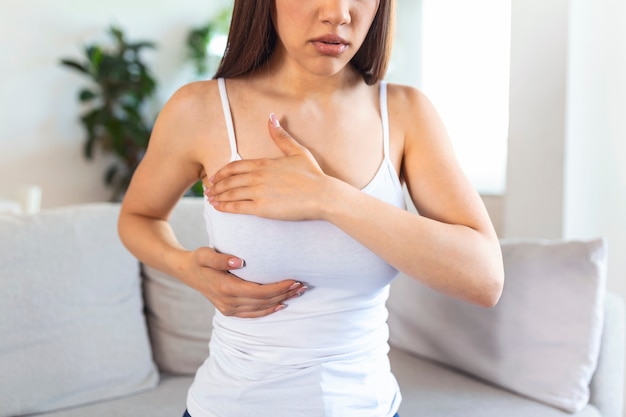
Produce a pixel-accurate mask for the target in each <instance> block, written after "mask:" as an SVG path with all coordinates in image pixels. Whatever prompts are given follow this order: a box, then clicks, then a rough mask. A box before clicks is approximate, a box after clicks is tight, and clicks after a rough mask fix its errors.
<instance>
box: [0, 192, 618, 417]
mask: <svg viewBox="0 0 626 417" xmlns="http://www.w3.org/2000/svg"><path fill="white" fill-rule="evenodd" d="M118 213H119V204H116V203H93V204H82V205H76V206H68V207H61V208H55V209H48V210H44V211H42V212H40V213H38V214H35V215H4V216H0V280H1V282H2V291H1V292H0V417H12V416H25V415H29V416H30V415H41V416H47V417H79V416H80V417H105V416H106V417H131V416H132V417H144V416H150V417H177V416H181V415H182V413H183V411H184V409H185V398H186V391H187V388H188V387H189V385H190V383H191V381H192V379H193V373H194V370H195V369H196V368H197V367H198V366H199V365H200V364H201V363H202V361H203V360H204V359H205V358H206V356H207V355H208V354H209V351H208V346H207V344H208V340H209V338H210V334H211V316H212V314H213V310H214V309H213V308H212V306H211V305H210V303H209V302H208V301H207V300H206V299H205V298H204V297H203V296H201V295H200V294H199V293H197V292H195V291H194V290H192V289H190V288H188V287H186V286H184V285H182V284H181V283H180V282H179V281H177V280H176V279H174V278H172V277H168V276H166V275H165V274H163V273H161V272H159V271H156V270H153V269H151V268H150V267H147V266H145V265H141V264H140V263H139V262H138V261H137V260H136V259H135V258H134V257H133V256H132V255H130V254H129V253H128V252H127V251H126V250H125V248H124V247H123V246H122V245H121V243H120V241H119V238H118V236H117V231H116V221H117V216H118ZM170 221H171V224H172V225H173V227H174V230H175V232H176V233H177V236H178V237H179V239H180V241H181V243H182V244H183V245H185V246H186V247H188V248H195V247H198V246H200V245H206V244H207V242H206V236H205V229H204V226H203V216H202V200H201V199H198V198H184V199H182V200H181V202H180V203H179V204H178V205H177V207H176V209H175V210H174V213H173V214H172V217H171V219H170ZM502 248H503V255H504V263H505V273H506V281H505V289H504V293H503V296H502V298H501V300H500V302H499V303H498V305H496V306H495V307H493V308H490V309H486V308H482V307H477V306H473V305H470V304H468V303H465V302H463V301H459V300H456V299H453V298H450V297H447V296H443V295H441V294H438V293H435V292H433V291H431V290H429V289H428V288H425V287H424V286H422V285H421V284H419V283H418V282H417V281H414V280H411V279H409V278H407V277H404V276H399V277H398V278H397V279H396V280H395V281H394V283H393V284H392V285H391V290H390V297H389V302H388V309H389V320H388V323H389V327H390V346H391V348H390V352H389V357H390V362H391V367H392V370H393V372H394V374H395V375H396V377H397V379H398V381H399V385H400V387H401V391H402V396H403V400H402V405H401V408H400V410H399V413H400V415H401V416H402V417H417V416H425V417H439V416H441V417H443V416H445V417H455V416H464V417H496V416H497V417H511V416H513V417H515V416H520V417H521V416H528V417H558V416H576V417H599V416H602V417H620V416H622V407H623V404H622V403H623V392H624V385H623V379H624V351H625V349H624V348H625V345H624V331H625V327H624V304H623V301H622V300H621V299H620V298H619V297H617V296H616V295H615V294H613V293H610V292H607V291H606V244H605V242H604V241H603V240H590V241H556V240H554V241H546V240H538V239H527V240H514V241H511V240H508V241H504V240H503V241H502ZM307 295H311V294H306V295H305V296H307ZM258 415H259V416H260V417H263V416H271V409H270V407H268V409H267V410H259V413H258ZM300 415H301V416H307V415H308V414H307V410H302V413H301V414H300ZM225 417H227V416H225Z"/></svg>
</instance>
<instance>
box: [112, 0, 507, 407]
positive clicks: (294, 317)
mask: <svg viewBox="0 0 626 417" xmlns="http://www.w3.org/2000/svg"><path fill="white" fill-rule="evenodd" d="M392 15H393V0H307V1H300V0H236V1H235V6H234V10H233V19H232V24H231V31H230V35H229V41H228V48H227V52H226V54H225V57H224V59H223V61H222V64H221V66H220V68H219V70H218V73H217V75H216V80H211V81H205V82H198V83H193V84H190V85H187V86H185V87H183V88H182V89H180V91H178V92H177V93H175V94H174V96H173V97H172V98H171V99H170V100H169V102H168V103H167V104H166V106H165V107H164V109H163V110H162V112H161V114H160V116H159V119H158V121H157V123H156V126H155V128H154V132H153V136H152V138H151V139H150V145H149V148H148V150H147V153H146V155H145V157H144V159H143V161H142V163H141V165H140V166H139V167H138V169H137V171H136V173H135V175H134V178H133V180H132V183H131V185H130V187H129V189H128V192H127V194H126V197H125V199H124V202H123V205H122V211H121V214H120V220H119V230H120V235H121V237H122V240H123V242H124V243H125V244H126V246H127V247H128V248H129V250H130V251H131V252H133V253H134V254H135V255H136V256H137V257H138V258H139V259H141V260H142V261H143V262H145V263H147V264H150V265H152V266H154V267H156V268H159V269H161V270H163V271H164V272H166V273H169V274H171V275H173V276H176V277H178V278H179V279H181V280H182V281H183V282H185V283H186V284H188V285H190V286H191V287H193V288H195V289H196V290H198V291H200V292H201V293H202V294H204V295H205V296H206V297H207V298H208V299H209V300H210V301H211V302H212V303H213V304H214V305H215V306H216V308H217V312H216V316H215V319H214V331H213V334H212V337H211V343H210V349H211V354H210V357H209V358H208V359H207V361H206V362H205V363H204V364H203V365H202V366H201V367H200V369H199V370H198V372H197V374H196V378H195V380H194V383H193V385H192V386H191V388H190V390H189V394H188V399H187V407H188V413H189V414H190V415H191V416H193V417H247V416H255V417H258V416H274V417H288V416H289V417H292V416H302V415H306V416H307V417H314V416H341V417H357V416H358V417H391V416H394V415H395V413H396V412H397V410H398V406H399V403H400V398H401V397H400V393H399V389H398V386H397V383H396V381H395V379H394V377H393V375H392V374H391V372H390V369H389V361H388V358H387V351H388V345H387V337H388V329H387V325H386V317H387V312H386V309H385V301H386V299H387V295H388V288H389V284H390V282H391V281H392V280H393V278H394V276H395V275H396V274H397V271H398V270H400V271H402V272H404V273H405V274H407V275H409V276H411V277H413V278H415V279H416V280H419V281H420V282H422V283H423V284H425V285H427V286H429V287H432V288H434V289H436V290H438V291H441V292H443V293H446V294H449V295H451V296H454V297H458V298H462V299H465V300H467V301H469V302H473V303H476V304H479V305H483V306H491V305H493V304H495V303H496V301H497V300H498V298H499V295H500V292H501V289H502V285H503V271H502V261H501V254H500V248H499V244H498V240H497V237H496V235H495V233H494V231H493V227H492V225H491V223H490V221H489V218H488V216H487V213H486V212H485V209H484V206H483V204H482V202H481V200H480V198H479V197H478V195H477V194H476V192H475V191H474V190H473V188H472V186H471V185H470V184H469V183H468V181H467V180H466V178H465V176H464V175H463V173H462V172H461V169H460V168H459V165H458V163H457V161H456V159H455V157H454V155H453V151H452V149H451V146H450V143H449V141H448V138H447V134H446V131H445V128H444V126H443V125H442V122H441V120H440V118H439V117H438V115H437V113H436V112H435V110H434V109H433V107H432V105H431V104H430V103H429V101H428V100H427V98H426V97H424V95H423V94H421V93H420V92H419V91H417V90H415V89H413V88H410V87H405V86H399V85H387V84H386V83H384V82H382V81H381V78H382V77H383V76H384V73H385V70H386V67H387V63H388V60H389V53H390V38H391V35H390V34H391V31H392ZM198 179H202V181H203V183H204V185H205V189H206V195H205V219H206V228H207V233H208V234H209V238H210V241H211V246H212V248H199V249H196V250H192V251H190V250H186V249H184V248H182V247H181V245H180V244H179V243H178V242H177V240H176V237H175V236H174V234H173V233H172V230H171V228H170V227H169V225H168V223H167V219H168V216H169V214H170V212H171V210H172V208H173V207H174V206H175V204H176V202H177V201H178V199H179V198H180V197H181V195H182V194H183V193H184V191H185V190H187V189H188V187H189V186H190V185H191V184H193V183H194V182H195V181H197V180H198ZM402 183H405V184H406V186H407V188H408V191H409V193H410V196H411V199H412V201H413V202H414V204H415V206H416V207H417V209H418V212H419V214H413V213H410V212H408V211H406V210H405V209H404V196H403V191H402ZM305 292H306V293H305ZM285 307H287V308H285Z"/></svg>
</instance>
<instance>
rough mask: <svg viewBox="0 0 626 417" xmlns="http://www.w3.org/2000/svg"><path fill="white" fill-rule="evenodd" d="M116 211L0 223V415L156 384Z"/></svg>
mask: <svg viewBox="0 0 626 417" xmlns="http://www.w3.org/2000/svg"><path fill="white" fill-rule="evenodd" d="M118 213H119V206H118V205H115V204H93V205H83V206H77V207H67V208H62V209H55V210H50V211H47V212H43V213H41V214H40V215H33V216H0V253H2V259H3V261H2V262H1V263H0V279H1V281H2V291H1V292H0V335H2V337H0V370H1V372H2V381H3V383H2V387H1V389H0V416H2V417H7V416H15V415H21V414H27V413H34V412H43V411H47V410H53V409H58V408H63V407H70V406H74V405H77V404H83V403H88V402H93V401H99V400H104V399H108V398H113V397H118V396H122V395H128V394H132V393H136V392H139V391H143V390H146V389H148V388H152V387H154V386H156V384H157V382H158V373H157V371H156V368H155V366H154V364H153V362H152V359H151V358H152V356H151V349H150V344H149V341H148V337H147V331H146V326H145V319H144V316H143V312H142V309H143V303H142V299H141V291H140V277H139V265H138V262H137V260H136V259H135V258H134V257H132V256H131V255H130V254H129V253H128V252H127V251H126V250H125V249H124V247H123V246H122V244H121V243H120V241H119V239H118V236H117V227H116V224H117V216H118Z"/></svg>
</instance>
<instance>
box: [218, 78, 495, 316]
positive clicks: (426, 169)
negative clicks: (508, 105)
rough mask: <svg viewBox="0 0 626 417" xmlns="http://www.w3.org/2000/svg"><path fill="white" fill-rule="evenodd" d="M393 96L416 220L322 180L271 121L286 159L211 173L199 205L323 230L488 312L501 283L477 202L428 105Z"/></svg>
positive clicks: (401, 91)
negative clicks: (329, 228) (318, 222)
mask: <svg viewBox="0 0 626 417" xmlns="http://www.w3.org/2000/svg"><path fill="white" fill-rule="evenodd" d="M394 90H395V94H390V111H391V113H393V117H394V119H393V120H392V123H398V124H399V125H401V126H404V127H405V129H404V148H403V162H402V173H403V177H404V179H405V181H406V184H407V187H408V190H409V193H410V195H411V198H412V200H413V202H414V204H415V206H416V207H417V209H418V212H419V214H415V213H411V212H408V211H405V210H402V209H400V208H397V207H394V206H392V205H390V204H387V203H385V202H383V201H381V200H379V199H377V198H374V197H372V196H370V195H368V194H366V193H364V192H362V191H361V190H359V189H357V188H355V187H353V186H351V185H349V184H347V183H345V182H343V181H341V180H338V179H336V178H333V177H330V176H328V175H325V174H324V173H323V171H322V170H321V169H320V168H319V165H318V164H317V162H316V161H315V158H314V157H313V156H312V155H311V153H310V152H309V151H308V150H307V149H306V148H304V147H303V146H301V145H300V144H298V143H297V142H296V141H295V140H294V139H293V138H292V137H291V136H290V135H289V134H288V133H287V132H286V131H285V130H284V129H282V127H280V125H279V123H278V121H277V119H276V118H275V116H273V115H272V117H271V119H270V121H269V122H268V128H269V131H270V135H271V136H272V138H273V139H274V141H275V142H276V144H277V145H278V146H279V147H280V149H281V150H282V151H283V152H284V153H285V157H283V158H278V159H258V160H243V161H236V162H232V163H230V164H228V165H227V166H225V167H224V168H222V169H221V170H220V171H218V172H217V173H216V175H215V177H214V178H213V179H212V182H213V185H212V186H211V187H210V188H209V189H208V190H207V196H208V198H209V200H210V201H211V203H212V204H213V205H214V206H215V207H216V209H217V210H220V211H225V212H231V213H246V214H254V215H257V216H261V217H266V218H273V219H281V220H309V219H322V220H326V221H329V222H331V223H333V224H335V225H336V226H337V227H339V228H341V229H342V230H343V231H344V232H346V233H347V234H349V235H350V236H352V237H353V238H354V239H356V240H357V241H359V242H360V243H361V244H363V245H364V246H366V247H368V248H369V249H370V250H372V251H373V252H374V253H376V254H377V255H378V256H380V257H381V258H382V259H384V260H385V261H387V262H388V263H389V264H391V265H393V266H394V267H395V268H397V269H398V270H400V271H402V272H404V273H405V274H407V275H408V276H411V277H413V278H415V279H417V280H418V281H420V282H422V283H424V284H425V285H427V286H429V287H431V288H433V289H435V290H437V291H440V292H442V293H445V294H449V295H452V296H454V297H457V298H461V299H464V300H467V301H470V302H472V303H475V304H479V305H483V306H492V305H494V304H495V303H496V302H497V301H498V299H499V297H500V293H501V291H502V286H503V280H504V276H503V275H504V274H503V267H502V256H501V252H500V245H499V242H498V238H497V236H496V234H495V231H494V230H493V226H492V224H491V221H490V219H489V216H488V214H487V212H486V210H485V207H484V205H483V203H482V200H481V199H480V197H479V196H478V194H477V193H476V191H475V190H474V189H473V187H472V186H471V184H470V183H469V182H468V181H467V179H466V177H465V176H464V174H463V173H462V171H461V169H460V167H459V165H458V162H457V161H456V158H455V156H454V152H453V151H452V147H451V145H450V142H449V139H448V137H447V133H446V131H445V128H444V126H443V123H442V122H441V120H440V118H439V116H438V115H437V113H436V111H435V110H434V108H433V106H432V105H431V104H430V102H429V101H428V99H427V98H426V97H424V96H423V95H422V94H421V93H419V92H418V91H417V90H414V89H410V88H405V87H396V89H394ZM390 92H391V91H390ZM393 109H399V111H397V112H394V111H393ZM404 109H407V110H404ZM346 261H347V262H349V261H350V260H346Z"/></svg>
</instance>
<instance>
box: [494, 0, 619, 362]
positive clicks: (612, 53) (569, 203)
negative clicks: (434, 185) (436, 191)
mask: <svg viewBox="0 0 626 417" xmlns="http://www.w3.org/2000/svg"><path fill="white" fill-rule="evenodd" d="M512 23H513V24H512V30H513V33H512V51H511V52H512V57H511V64H512V65H511V125H510V135H509V159H508V171H507V173H508V175H507V181H508V184H507V193H506V195H505V196H504V207H503V209H504V211H503V227H504V230H503V234H502V236H504V237H544V238H568V239H590V238H596V237H605V238H606V239H607V241H608V244H609V258H608V288H609V290H611V291H614V292H616V293H617V294H619V295H621V296H622V297H623V298H624V299H626V280H625V278H626V256H624V253H626V215H625V213H626V3H625V2H624V1H623V0H606V1H601V2H598V1H596V0H572V1H565V0H558V1H550V2H545V1H543V0H513V22H512ZM625 353H626V352H625Z"/></svg>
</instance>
